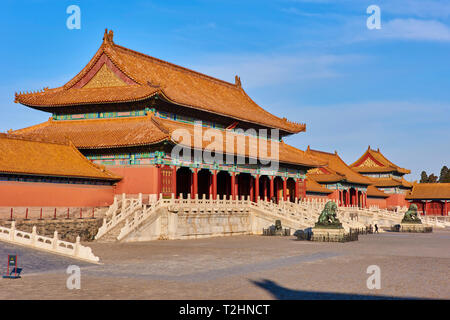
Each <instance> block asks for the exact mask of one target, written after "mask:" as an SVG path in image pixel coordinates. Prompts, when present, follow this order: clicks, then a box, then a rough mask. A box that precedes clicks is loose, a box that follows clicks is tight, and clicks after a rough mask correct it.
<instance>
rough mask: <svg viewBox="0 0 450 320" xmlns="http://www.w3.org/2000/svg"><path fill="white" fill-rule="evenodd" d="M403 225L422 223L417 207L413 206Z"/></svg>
mask: <svg viewBox="0 0 450 320" xmlns="http://www.w3.org/2000/svg"><path fill="white" fill-rule="evenodd" d="M402 223H422V221H421V220H420V218H419V214H418V212H417V205H416V204H414V203H413V204H411V205H410V206H409V209H408V211H406V212H405V215H404V216H403V219H402Z"/></svg>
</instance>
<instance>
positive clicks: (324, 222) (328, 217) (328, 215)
mask: <svg viewBox="0 0 450 320" xmlns="http://www.w3.org/2000/svg"><path fill="white" fill-rule="evenodd" d="M336 210H337V205H336V203H335V202H333V201H328V202H327V203H326V204H325V207H324V209H323V211H322V213H321V214H320V215H319V221H317V223H316V226H335V227H340V226H341V223H340V221H339V219H338V218H337V216H336Z"/></svg>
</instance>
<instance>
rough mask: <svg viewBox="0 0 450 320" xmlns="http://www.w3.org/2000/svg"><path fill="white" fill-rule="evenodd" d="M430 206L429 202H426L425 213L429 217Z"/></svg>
mask: <svg viewBox="0 0 450 320" xmlns="http://www.w3.org/2000/svg"><path fill="white" fill-rule="evenodd" d="M428 204H429V202H428V201H426V200H425V209H424V211H425V212H424V214H425V215H428Z"/></svg>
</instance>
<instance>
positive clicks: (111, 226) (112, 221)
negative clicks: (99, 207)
mask: <svg viewBox="0 0 450 320" xmlns="http://www.w3.org/2000/svg"><path fill="white" fill-rule="evenodd" d="M150 201H151V200H150ZM142 210H143V204H142V194H139V195H138V197H137V198H135V197H128V198H127V195H125V194H122V196H121V197H115V198H114V203H113V204H112V205H111V206H110V207H109V209H108V211H107V213H106V216H105V218H103V224H102V226H101V227H100V228H99V230H98V233H97V235H96V236H95V240H100V241H102V242H105V241H106V242H110V241H117V236H118V235H119V234H120V231H121V230H122V228H123V227H124V226H125V224H126V220H127V218H128V217H130V216H132V215H133V214H137V213H138V212H139V211H142Z"/></svg>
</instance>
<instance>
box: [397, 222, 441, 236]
mask: <svg viewBox="0 0 450 320" xmlns="http://www.w3.org/2000/svg"><path fill="white" fill-rule="evenodd" d="M432 231H433V228H432V227H427V226H424V225H423V224H422V223H403V222H402V223H401V224H400V232H416V233H424V232H432Z"/></svg>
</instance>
